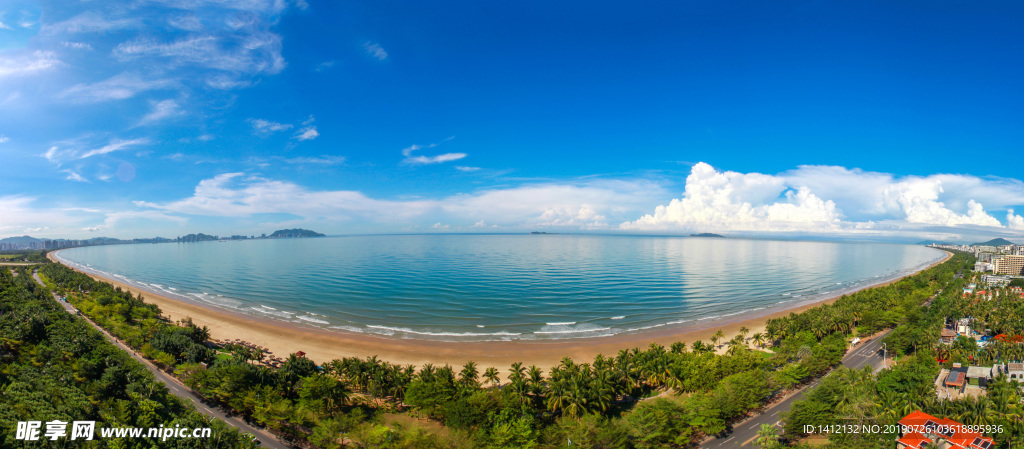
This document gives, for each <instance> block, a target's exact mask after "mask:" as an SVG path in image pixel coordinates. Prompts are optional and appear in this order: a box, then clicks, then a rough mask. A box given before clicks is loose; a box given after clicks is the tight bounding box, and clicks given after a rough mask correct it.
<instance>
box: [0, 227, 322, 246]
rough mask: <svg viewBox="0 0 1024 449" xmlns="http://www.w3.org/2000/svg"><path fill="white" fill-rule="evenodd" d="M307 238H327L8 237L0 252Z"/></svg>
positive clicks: (294, 232) (304, 232)
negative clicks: (80, 238) (139, 244)
mask: <svg viewBox="0 0 1024 449" xmlns="http://www.w3.org/2000/svg"><path fill="white" fill-rule="evenodd" d="M306 237H325V235H324V234H321V233H319V232H315V231H310V230H308V229H279V230H277V231H274V233H273V234H270V235H267V234H260V235H259V236H256V235H232V236H230V237H228V236H224V237H221V236H216V235H209V234H203V233H201V232H200V233H197V234H188V235H183V236H179V237H175V238H170V239H169V238H164V237H153V238H138V239H130V240H122V239H115V238H110V237H95V238H91V239H87V240H74V239H37V238H35V237H30V236H27V235H26V236H22V237H8V238H5V239H0V251H21V250H39V249H48V250H49V249H64V248H75V247H79V246H98V245H126V244H131V243H192V242H208V241H214V240H220V241H226V240H250V239H291V238H306Z"/></svg>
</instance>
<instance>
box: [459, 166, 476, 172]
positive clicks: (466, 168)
mask: <svg viewBox="0 0 1024 449" xmlns="http://www.w3.org/2000/svg"><path fill="white" fill-rule="evenodd" d="M455 169H456V170H458V171H464V172H473V171H477V170H480V167H467V166H465V165H456V166H455Z"/></svg>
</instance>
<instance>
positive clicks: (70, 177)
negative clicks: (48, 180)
mask: <svg viewBox="0 0 1024 449" xmlns="http://www.w3.org/2000/svg"><path fill="white" fill-rule="evenodd" d="M64 173H67V174H68V177H67V178H64V179H66V180H68V181H78V182H89V180H88V179H85V178H84V177H82V175H80V174H78V172H75V171H74V170H64Z"/></svg>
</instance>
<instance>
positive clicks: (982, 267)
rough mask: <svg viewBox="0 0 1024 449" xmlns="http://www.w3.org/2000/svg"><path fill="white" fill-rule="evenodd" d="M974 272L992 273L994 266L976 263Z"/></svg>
mask: <svg viewBox="0 0 1024 449" xmlns="http://www.w3.org/2000/svg"><path fill="white" fill-rule="evenodd" d="M974 271H977V272H980V273H984V272H986V271H992V264H990V263H988V262H976V263H975V264H974Z"/></svg>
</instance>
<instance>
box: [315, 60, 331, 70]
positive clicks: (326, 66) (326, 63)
mask: <svg viewBox="0 0 1024 449" xmlns="http://www.w3.org/2000/svg"><path fill="white" fill-rule="evenodd" d="M334 64H335V62H334V61H324V62H321V63H319V64H317V65H316V67H313V71H316V72H325V71H327V70H329V69H330V68H331V67H334Z"/></svg>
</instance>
